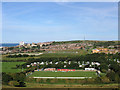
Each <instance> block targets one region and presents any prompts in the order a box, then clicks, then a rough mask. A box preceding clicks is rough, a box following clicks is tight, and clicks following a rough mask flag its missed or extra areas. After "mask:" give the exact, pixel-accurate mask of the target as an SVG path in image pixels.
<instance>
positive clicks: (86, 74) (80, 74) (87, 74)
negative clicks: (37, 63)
mask: <svg viewBox="0 0 120 90" xmlns="http://www.w3.org/2000/svg"><path fill="white" fill-rule="evenodd" d="M32 76H34V77H95V76H96V74H95V72H94V71H76V72H45V71H36V72H34V73H33V74H32V75H31V77H32Z"/></svg>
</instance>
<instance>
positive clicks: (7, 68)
mask: <svg viewBox="0 0 120 90" xmlns="http://www.w3.org/2000/svg"><path fill="white" fill-rule="evenodd" d="M24 63H25V62H2V72H6V73H16V72H21V71H22V69H16V65H21V64H24ZM23 70H25V69H23Z"/></svg>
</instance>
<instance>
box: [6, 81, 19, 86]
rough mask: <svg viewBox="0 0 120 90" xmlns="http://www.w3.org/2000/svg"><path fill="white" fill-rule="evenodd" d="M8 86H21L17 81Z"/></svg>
mask: <svg viewBox="0 0 120 90" xmlns="http://www.w3.org/2000/svg"><path fill="white" fill-rule="evenodd" d="M8 85H10V86H18V85H19V82H17V81H10V82H9V83H8Z"/></svg>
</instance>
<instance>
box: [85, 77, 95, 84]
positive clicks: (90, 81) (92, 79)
mask: <svg viewBox="0 0 120 90" xmlns="http://www.w3.org/2000/svg"><path fill="white" fill-rule="evenodd" d="M94 82H95V79H94V78H87V83H94Z"/></svg>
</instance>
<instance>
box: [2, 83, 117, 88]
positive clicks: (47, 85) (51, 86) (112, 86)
mask: <svg viewBox="0 0 120 90" xmlns="http://www.w3.org/2000/svg"><path fill="white" fill-rule="evenodd" d="M26 85H27V87H12V86H8V85H2V87H3V88H111V89H112V88H118V84H40V83H30V82H29V83H26ZM72 90H73V89H72ZM91 90H92V89H91Z"/></svg>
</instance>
